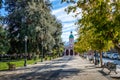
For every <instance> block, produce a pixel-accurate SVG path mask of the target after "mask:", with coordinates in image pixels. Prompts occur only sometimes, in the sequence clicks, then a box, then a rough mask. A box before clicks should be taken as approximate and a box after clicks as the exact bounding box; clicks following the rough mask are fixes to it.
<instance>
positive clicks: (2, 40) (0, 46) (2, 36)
mask: <svg viewBox="0 0 120 80" xmlns="http://www.w3.org/2000/svg"><path fill="white" fill-rule="evenodd" d="M6 34H7V32H6V30H4V29H3V27H2V26H0V54H5V53H6V52H7V51H8V49H9V47H10V45H9V41H8V39H7V37H6Z"/></svg>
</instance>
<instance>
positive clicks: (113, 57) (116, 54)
mask: <svg viewBox="0 0 120 80" xmlns="http://www.w3.org/2000/svg"><path fill="white" fill-rule="evenodd" d="M110 58H111V59H118V58H119V54H118V53H113V54H111V55H110Z"/></svg>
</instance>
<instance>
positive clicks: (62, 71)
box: [0, 56, 120, 80]
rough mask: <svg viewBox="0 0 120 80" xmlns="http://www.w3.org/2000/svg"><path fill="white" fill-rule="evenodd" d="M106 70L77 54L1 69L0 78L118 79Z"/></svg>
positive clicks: (5, 79)
mask: <svg viewBox="0 0 120 80" xmlns="http://www.w3.org/2000/svg"><path fill="white" fill-rule="evenodd" d="M108 72H109V71H107V70H105V72H102V71H101V68H96V66H95V65H94V64H92V63H90V62H89V61H88V60H86V59H82V58H81V57H79V56H64V57H60V58H57V59H54V60H52V61H45V62H42V63H37V64H34V65H28V66H27V67H22V68H18V69H16V70H15V71H1V72H0V80H120V79H118V78H111V77H110V76H111V75H115V73H114V72H113V73H111V74H110V75H107V73H108ZM117 75H120V73H118V74H117Z"/></svg>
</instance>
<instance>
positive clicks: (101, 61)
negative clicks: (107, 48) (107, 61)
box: [100, 51, 103, 67]
mask: <svg viewBox="0 0 120 80" xmlns="http://www.w3.org/2000/svg"><path fill="white" fill-rule="evenodd" d="M100 63H101V67H102V66H103V60H102V51H100Z"/></svg>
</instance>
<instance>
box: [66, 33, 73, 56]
mask: <svg viewBox="0 0 120 80" xmlns="http://www.w3.org/2000/svg"><path fill="white" fill-rule="evenodd" d="M64 55H66V56H68V55H71V56H72V55H74V36H73V34H72V31H71V33H70V36H69V43H68V44H67V45H65V51H64Z"/></svg>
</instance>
